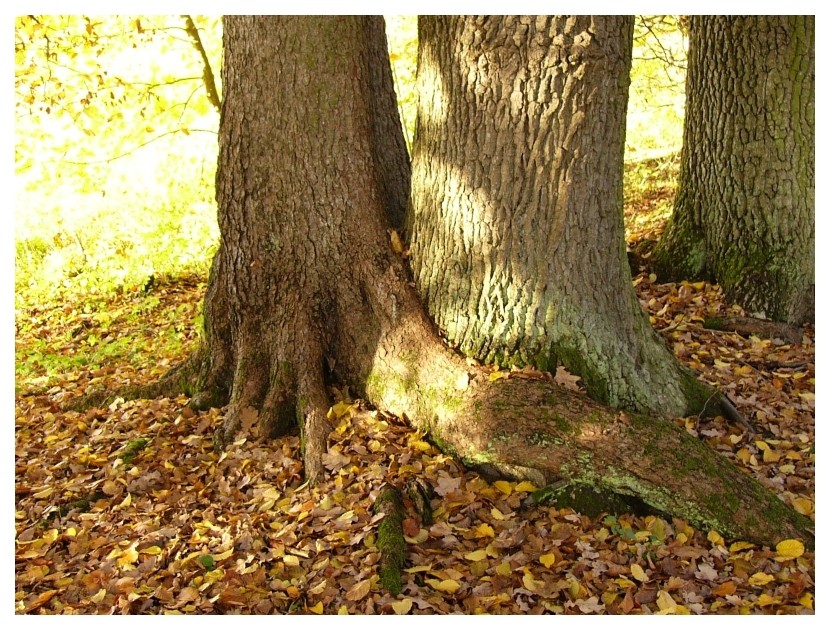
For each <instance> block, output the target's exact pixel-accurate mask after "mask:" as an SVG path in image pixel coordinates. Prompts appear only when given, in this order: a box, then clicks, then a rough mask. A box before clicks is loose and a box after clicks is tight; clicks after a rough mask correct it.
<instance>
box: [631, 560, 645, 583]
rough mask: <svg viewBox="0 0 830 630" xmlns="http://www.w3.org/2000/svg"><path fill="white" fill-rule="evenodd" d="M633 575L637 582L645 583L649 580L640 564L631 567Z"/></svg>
mask: <svg viewBox="0 0 830 630" xmlns="http://www.w3.org/2000/svg"><path fill="white" fill-rule="evenodd" d="M631 575H632V576H633V577H634V579H635V580H639V581H640V582H645V581H647V580H648V576H647V575H646V572H645V571H643V567H641V566H640V565H639V564H632V565H631Z"/></svg>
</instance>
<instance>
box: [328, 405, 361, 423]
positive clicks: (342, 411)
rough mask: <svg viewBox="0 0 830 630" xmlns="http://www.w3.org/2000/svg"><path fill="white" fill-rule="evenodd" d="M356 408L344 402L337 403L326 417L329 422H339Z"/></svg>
mask: <svg viewBox="0 0 830 630" xmlns="http://www.w3.org/2000/svg"><path fill="white" fill-rule="evenodd" d="M354 406H355V405H354V404H349V403H344V402H342V401H341V402H339V403H335V404H334V405H332V406H331V409H329V411H328V413H327V414H326V417H327V418H328V419H329V420H339V419H340V418H342V417H343V416H345V415H346V414H348V413H349V411H350V410H351V409H353V408H354Z"/></svg>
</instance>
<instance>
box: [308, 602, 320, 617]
mask: <svg viewBox="0 0 830 630" xmlns="http://www.w3.org/2000/svg"><path fill="white" fill-rule="evenodd" d="M307 608H308V610H309V612H313V613H314V614H315V615H322V614H323V602H317V603H316V604H314V606H308V607H307Z"/></svg>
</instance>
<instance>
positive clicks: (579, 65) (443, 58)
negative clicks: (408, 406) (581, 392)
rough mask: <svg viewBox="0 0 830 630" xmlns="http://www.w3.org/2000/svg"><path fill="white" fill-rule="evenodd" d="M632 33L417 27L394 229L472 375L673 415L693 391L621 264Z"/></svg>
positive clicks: (503, 21)
mask: <svg viewBox="0 0 830 630" xmlns="http://www.w3.org/2000/svg"><path fill="white" fill-rule="evenodd" d="M632 29H633V18H632V17H630V16H629V17H626V16H617V17H587V16H583V17H567V16H547V17H478V18H471V17H466V18H465V17H426V16H424V17H421V18H420V21H419V51H418V55H419V58H418V89H419V93H420V100H419V109H418V123H417V129H416V133H415V142H414V149H413V173H412V178H413V179H412V182H413V183H412V186H413V189H412V203H411V208H410V212H409V215H408V219H407V228H408V238H409V241H410V251H411V258H412V269H413V272H414V275H415V281H416V284H417V287H418V290H419V292H420V294H421V295H422V296H423V298H424V300H425V301H426V305H427V308H428V309H429V313H430V315H432V317H433V318H434V319H435V321H436V323H437V324H438V326H439V328H440V329H441V330H442V331H443V332H444V334H445V335H446V337H447V339H448V340H449V342H450V343H451V344H452V345H454V346H457V347H458V348H460V350H461V351H462V352H463V353H464V354H467V355H471V356H474V357H476V358H477V359H479V360H481V361H483V362H485V363H493V362H495V363H499V364H508V365H509V364H512V363H516V364H519V365H521V364H531V365H534V366H537V367H539V368H541V369H550V370H553V369H555V366H556V365H557V364H558V363H561V364H563V365H565V366H566V367H567V368H568V369H569V370H570V371H571V372H574V373H577V374H579V375H581V376H582V379H583V381H584V382H585V383H586V385H587V388H588V391H589V392H590V393H591V395H592V396H593V397H594V398H596V399H597V400H601V401H603V402H606V403H609V404H611V405H613V406H616V407H625V408H630V409H638V410H650V411H657V412H659V413H663V414H675V415H682V414H686V413H691V412H695V413H696V412H697V411H699V410H700V408H701V406H702V403H703V402H704V400H705V398H706V396H702V395H701V391H700V388H699V387H698V386H697V384H696V382H695V380H694V378H693V377H692V376H691V375H690V374H689V373H688V372H687V371H685V370H684V369H683V368H681V366H680V365H679V364H678V363H677V361H676V360H675V359H674V357H673V356H672V355H671V353H670V352H669V351H668V350H667V349H666V347H665V346H664V344H663V342H662V341H661V340H660V339H659V338H658V336H657V335H656V334H655V333H654V331H653V330H652V329H651V327H650V325H649V322H648V319H647V318H646V316H645V315H644V314H643V312H642V309H641V307H640V304H639V302H638V300H637V297H636V295H635V293H634V290H633V288H632V286H631V276H630V271H629V268H628V265H627V262H626V257H625V241H624V231H623V214H622V172H623V148H624V140H625V112H626V104H627V98H628V96H627V94H628V85H629V71H630V67H631V40H632Z"/></svg>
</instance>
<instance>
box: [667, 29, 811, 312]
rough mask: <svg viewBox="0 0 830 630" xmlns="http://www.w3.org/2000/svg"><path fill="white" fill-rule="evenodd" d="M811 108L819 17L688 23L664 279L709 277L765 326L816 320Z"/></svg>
mask: <svg viewBox="0 0 830 630" xmlns="http://www.w3.org/2000/svg"><path fill="white" fill-rule="evenodd" d="M814 108H815V18H814V17H813V16H732V17H724V16H695V17H692V20H691V31H690V37H689V66H688V74H687V79H686V121H685V127H684V134H683V156H682V160H681V167H680V181H679V184H678V190H677V198H676V200H675V205H674V213H673V215H672V217H671V220H670V221H669V224H668V226H667V228H666V232H665V234H664V235H663V238H662V239H661V241H660V243H659V245H658V247H657V248H656V249H655V252H654V255H653V261H654V264H655V268H656V270H657V272H658V274H659V275H661V276H662V277H664V278H668V279H680V278H686V279H691V278H711V279H713V280H715V281H717V282H719V283H720V284H721V286H722V287H723V290H724V293H725V294H726V296H727V297H728V298H729V299H730V300H733V301H735V302H737V303H739V304H740V305H741V306H743V307H744V308H745V309H746V310H747V311H749V312H750V313H752V314H754V315H756V316H759V317H766V318H769V319H774V320H777V321H782V322H787V323H790V324H801V323H803V322H805V321H813V320H814V306H815V295H814V293H815V260H814V257H815V155H814V152H815V120H814V115H815V112H814Z"/></svg>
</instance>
